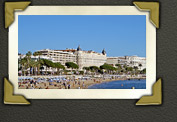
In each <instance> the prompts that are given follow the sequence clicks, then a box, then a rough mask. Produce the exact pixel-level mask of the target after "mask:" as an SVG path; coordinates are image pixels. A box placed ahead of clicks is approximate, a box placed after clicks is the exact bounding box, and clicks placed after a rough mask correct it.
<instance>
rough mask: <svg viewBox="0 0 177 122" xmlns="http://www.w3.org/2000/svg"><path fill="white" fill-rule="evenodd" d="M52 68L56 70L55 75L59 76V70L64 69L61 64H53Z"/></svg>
mask: <svg viewBox="0 0 177 122" xmlns="http://www.w3.org/2000/svg"><path fill="white" fill-rule="evenodd" d="M54 67H55V68H57V74H59V70H60V69H65V67H64V66H63V65H62V64H61V63H54Z"/></svg>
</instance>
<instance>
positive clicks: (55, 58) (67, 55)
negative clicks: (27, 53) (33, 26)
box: [37, 49, 76, 65]
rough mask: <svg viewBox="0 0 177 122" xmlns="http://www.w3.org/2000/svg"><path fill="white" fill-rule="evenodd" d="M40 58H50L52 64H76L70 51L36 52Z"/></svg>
mask: <svg viewBox="0 0 177 122" xmlns="http://www.w3.org/2000/svg"><path fill="white" fill-rule="evenodd" d="M37 52H40V53H41V55H42V56H47V57H49V58H52V62H54V63H56V62H60V63H61V64H62V65H65V63H66V62H73V63H76V55H75V54H74V53H73V51H72V50H68V49H67V50H50V49H44V50H38V51H37Z"/></svg>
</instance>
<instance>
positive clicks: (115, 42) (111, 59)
mask: <svg viewBox="0 0 177 122" xmlns="http://www.w3.org/2000/svg"><path fill="white" fill-rule="evenodd" d="M146 88H147V87H146V15H18V89H89V90H90V89H146Z"/></svg>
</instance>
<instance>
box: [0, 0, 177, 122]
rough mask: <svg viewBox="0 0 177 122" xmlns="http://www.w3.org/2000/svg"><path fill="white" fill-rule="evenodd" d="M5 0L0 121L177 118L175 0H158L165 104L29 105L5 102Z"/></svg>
mask: <svg viewBox="0 0 177 122" xmlns="http://www.w3.org/2000/svg"><path fill="white" fill-rule="evenodd" d="M5 1H9V0H0V98H1V101H0V121H4V122H6V121H60V122H65V121H67V122H73V121H89V122H91V121H96V122H101V121H110V122H112V121H136V122H141V121H155V122H158V121H172V122H173V121H175V120H176V119H177V116H176V114H177V110H176V109H177V98H176V97H177V96H176V95H177V83H176V82H177V73H176V71H177V61H176V60H177V48H176V47H177V14H176V13H177V11H176V10H177V7H176V6H177V1H176V0H159V1H160V29H157V79H158V78H162V79H163V104H162V105H160V106H135V103H136V101H137V100H30V102H31V105H29V106H23V105H21V106H20V105H4V104H3V99H2V98H3V85H4V84H3V78H4V77H7V76H8V30H7V29H5V28H4V2H5ZM11 1H17V0H11ZM18 1H20V0H18ZM23 1H25V0H23ZM137 1H140V0H137ZM144 1H147V0H144ZM151 1H153V0H151ZM31 2H32V4H31V5H133V4H132V0H31Z"/></svg>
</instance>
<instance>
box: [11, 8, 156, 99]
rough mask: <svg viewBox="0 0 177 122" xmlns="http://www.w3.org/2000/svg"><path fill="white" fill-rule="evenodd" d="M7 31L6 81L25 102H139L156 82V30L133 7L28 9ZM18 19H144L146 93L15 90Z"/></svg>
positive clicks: (99, 90)
mask: <svg viewBox="0 0 177 122" xmlns="http://www.w3.org/2000/svg"><path fill="white" fill-rule="evenodd" d="M14 14H15V20H14V23H13V24H12V25H11V26H10V27H9V81H11V83H12V84H13V86H14V94H21V95H24V96H25V97H26V98H27V99H139V98H140V97H142V96H144V95H151V94H152V86H153V84H154V83H155V82H156V27H155V26H154V25H153V24H152V23H151V22H150V19H149V12H144V11H143V12H142V11H139V10H138V9H137V8H136V7H135V6H28V8H27V9H26V10H25V11H19V12H15V13H14ZM18 15H146V89H18Z"/></svg>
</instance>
